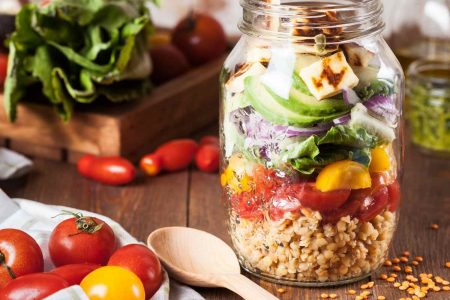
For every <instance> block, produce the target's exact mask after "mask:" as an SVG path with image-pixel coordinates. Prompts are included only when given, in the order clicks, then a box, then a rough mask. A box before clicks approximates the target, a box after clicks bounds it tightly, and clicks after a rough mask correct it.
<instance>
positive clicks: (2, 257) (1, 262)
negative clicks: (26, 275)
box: [0, 251, 16, 279]
mask: <svg viewBox="0 0 450 300" xmlns="http://www.w3.org/2000/svg"><path fill="white" fill-rule="evenodd" d="M0 265H1V266H3V267H4V268H5V269H6V271H8V274H9V276H10V277H11V278H12V279H16V274H14V272H13V270H12V269H11V267H10V266H8V265H7V264H6V257H5V254H3V252H1V251H0Z"/></svg>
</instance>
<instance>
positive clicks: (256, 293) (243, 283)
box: [221, 274, 279, 300]
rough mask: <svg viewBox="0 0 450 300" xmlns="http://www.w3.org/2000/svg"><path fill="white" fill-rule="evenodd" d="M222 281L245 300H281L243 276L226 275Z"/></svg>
mask: <svg viewBox="0 0 450 300" xmlns="http://www.w3.org/2000/svg"><path fill="white" fill-rule="evenodd" d="M221 281H222V284H223V286H224V287H226V288H227V289H229V290H232V291H233V292H235V293H236V294H238V295H239V296H241V297H242V298H244V299H245V300H255V299H258V300H279V299H278V298H277V297H275V296H274V295H272V294H271V293H269V292H268V291H266V290H265V289H263V288H262V287H260V286H259V285H257V284H256V283H254V282H253V281H251V280H250V279H248V278H247V277H245V276H244V275H242V274H236V275H234V274H233V275H226V276H223V277H222V278H221Z"/></svg>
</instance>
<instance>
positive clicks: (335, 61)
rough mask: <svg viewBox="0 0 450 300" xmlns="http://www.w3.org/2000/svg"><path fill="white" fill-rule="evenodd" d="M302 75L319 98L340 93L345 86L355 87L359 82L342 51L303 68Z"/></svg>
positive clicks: (311, 90) (312, 92)
mask: <svg viewBox="0 0 450 300" xmlns="http://www.w3.org/2000/svg"><path fill="white" fill-rule="evenodd" d="M300 77H301V78H302V79H303V81H304V82H305V84H306V85H307V86H308V89H309V91H310V92H311V94H312V95H313V96H314V97H315V98H316V99H318V100H321V99H325V98H329V97H332V96H334V95H336V94H339V93H340V92H341V91H342V90H343V89H345V88H354V87H355V86H357V85H358V82H359V79H358V77H357V76H356V75H355V73H354V72H353V70H352V68H351V67H350V65H349V64H348V63H347V60H346V59H345V56H344V53H343V52H342V51H340V52H337V53H335V54H333V55H331V56H327V57H324V58H322V59H321V60H320V61H318V62H315V63H313V64H312V65H310V66H308V67H305V68H303V69H301V70H300Z"/></svg>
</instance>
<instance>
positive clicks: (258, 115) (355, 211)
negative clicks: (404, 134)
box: [221, 35, 402, 283]
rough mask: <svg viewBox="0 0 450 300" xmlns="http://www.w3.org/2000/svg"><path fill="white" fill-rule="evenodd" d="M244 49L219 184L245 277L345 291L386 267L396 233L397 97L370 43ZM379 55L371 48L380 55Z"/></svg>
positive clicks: (227, 94) (232, 70)
mask: <svg viewBox="0 0 450 300" xmlns="http://www.w3.org/2000/svg"><path fill="white" fill-rule="evenodd" d="M316 40H317V41H320V43H319V42H318V43H316V44H315V45H311V46H298V47H296V46H295V45H293V46H291V47H288V46H286V45H283V46H280V47H277V46H276V45H274V44H270V43H268V44H264V43H263V42H261V41H252V40H251V39H246V40H245V41H242V40H241V42H240V43H244V44H245V45H238V46H237V48H236V49H238V50H236V49H235V51H241V52H245V60H244V61H240V62H239V63H236V62H235V61H236V59H235V58H236V55H234V54H233V53H232V54H231V55H230V58H229V60H228V62H226V64H225V69H224V74H223V80H224V86H223V98H222V101H223V103H222V105H223V111H222V115H221V122H222V123H221V124H222V126H221V136H222V146H223V162H222V169H221V184H222V187H223V195H224V199H225V201H226V204H227V207H228V212H229V231H230V235H231V237H232V241H233V244H234V248H235V250H236V253H237V254H238V257H239V259H240V261H241V264H242V266H243V267H244V268H245V269H247V270H248V271H250V272H252V273H254V274H259V275H260V276H262V277H266V278H268V279H274V280H279V281H287V282H290V281H293V282H304V283H308V282H319V283H326V282H339V281H346V280H347V281H349V280H351V279H355V278H360V277H363V276H366V275H369V274H370V273H371V272H372V271H374V270H376V269H377V268H378V267H379V266H380V265H381V264H382V263H383V261H384V260H385V258H386V255H387V252H388V247H389V244H390V242H391V240H392V236H393V233H394V230H395V226H396V212H397V209H398V206H399V201H400V185H399V179H398V173H399V172H398V169H399V168H398V155H397V154H396V153H397V152H398V150H399V146H398V142H399V136H398V135H399V132H400V130H399V127H400V116H401V109H400V101H401V100H400V99H401V97H402V95H400V94H401V92H399V91H398V88H397V87H396V83H395V80H396V79H395V78H393V77H394V75H392V74H393V72H389V71H385V70H383V68H385V66H384V65H383V62H382V58H381V57H380V55H379V54H378V53H377V52H376V49H370V46H369V47H368V46H366V45H364V44H363V43H357V42H352V43H346V44H337V43H336V44H330V45H326V44H325V40H326V36H324V35H319V36H318V37H317V39H316ZM375 48H376V47H375Z"/></svg>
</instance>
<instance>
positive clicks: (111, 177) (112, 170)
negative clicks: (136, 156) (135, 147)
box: [77, 155, 136, 185]
mask: <svg viewBox="0 0 450 300" xmlns="http://www.w3.org/2000/svg"><path fill="white" fill-rule="evenodd" d="M77 167H78V171H79V173H80V174H81V175H83V176H85V177H87V178H89V179H92V180H95V181H98V182H100V183H103V184H108V185H123V184H127V183H130V182H131V181H132V180H133V179H134V177H135V175H136V169H135V168H134V166H133V165H132V164H131V163H130V162H129V161H128V160H126V159H124V158H122V157H117V156H111V157H93V156H92V155H86V156H84V157H82V158H81V159H80V160H79V161H78V164H77Z"/></svg>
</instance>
